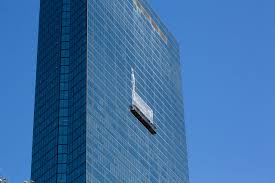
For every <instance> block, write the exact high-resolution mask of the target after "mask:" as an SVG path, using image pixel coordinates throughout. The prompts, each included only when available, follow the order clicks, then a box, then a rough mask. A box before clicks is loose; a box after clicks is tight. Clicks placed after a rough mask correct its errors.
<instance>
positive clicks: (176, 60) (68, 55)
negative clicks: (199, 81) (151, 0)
mask: <svg viewBox="0 0 275 183" xmlns="http://www.w3.org/2000/svg"><path fill="white" fill-rule="evenodd" d="M40 2H41V3H40V24H39V43H38V59H37V75H36V96H35V114H34V129H33V152H32V175H31V178H32V180H34V181H35V183H44V182H47V183H48V182H49V183H52V182H58V183H62V182H63V183H65V182H66V183H67V182H68V183H86V182H89V183H94V182H99V183H106V182H107V183H162V182H163V183H189V178H188V161H187V149H186V139H185V127H184V114H183V96H182V82H181V71H180V68H181V63H180V57H179V45H178V42H177V40H176V39H175V38H174V37H173V35H172V34H171V33H170V32H169V31H168V29H167V28H166V27H165V26H164V24H163V23H162V22H161V21H160V19H159V18H158V16H157V15H156V14H155V13H154V11H153V10H152V9H151V8H150V6H149V4H148V2H147V1H146V0H63V1H62V0H51V1H47V0H40Z"/></svg>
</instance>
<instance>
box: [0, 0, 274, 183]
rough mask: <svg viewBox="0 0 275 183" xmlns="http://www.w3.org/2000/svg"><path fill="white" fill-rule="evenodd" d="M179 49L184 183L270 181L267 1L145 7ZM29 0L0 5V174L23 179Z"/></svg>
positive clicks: (27, 139)
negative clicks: (184, 136)
mask: <svg viewBox="0 0 275 183" xmlns="http://www.w3.org/2000/svg"><path fill="white" fill-rule="evenodd" d="M150 2H151V5H152V6H153V8H154V9H155V10H156V12H157V13H158V14H159V15H160V17H161V19H162V20H163V21H164V22H165V24H166V25H167V26H168V27H169V29H170V30H171V32H173V33H174V35H175V36H176V37H177V38H178V40H179V42H180V43H181V60H182V63H183V86H184V102H185V118H186V128H187V143H188V153H189V169H190V180H191V183H275V1H274V0H230V1H227V0H226V1H225V0H223V1H221V0H192V1H190V0H169V1H167V0H166V1H160V0H150ZM38 14H39V0H27V1H23V0H0V176H1V175H5V176H7V177H8V178H9V180H10V181H11V182H12V183H20V182H23V180H24V179H27V178H29V176H30V163H31V143H32V123H33V105H34V83H35V67H36V66H35V64H36V50H37V36H38Z"/></svg>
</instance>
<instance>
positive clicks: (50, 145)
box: [31, 0, 63, 183]
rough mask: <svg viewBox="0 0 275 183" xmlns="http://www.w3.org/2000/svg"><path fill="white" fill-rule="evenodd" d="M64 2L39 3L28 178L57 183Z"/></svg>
mask: <svg viewBox="0 0 275 183" xmlns="http://www.w3.org/2000/svg"><path fill="white" fill-rule="evenodd" d="M62 7H63V2H62V1H59V0H53V1H46V0H41V1H40V19H39V38H38V56H37V72H36V88H35V91H36V92H35V111H34V127H33V147H32V171H31V179H32V180H35V182H37V183H44V182H56V181H57V170H58V167H57V163H58V160H57V159H58V158H57V157H58V153H57V152H58V139H59V134H60V131H59V106H60V84H59V83H60V80H61V78H60V71H61V68H60V61H61V59H60V58H61V49H60V48H61V41H60V40H61V35H62V32H61V26H60V25H61V24H62V12H61V10H62Z"/></svg>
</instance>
